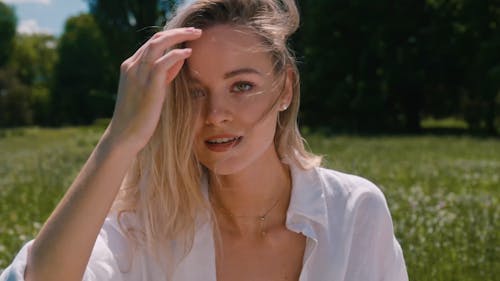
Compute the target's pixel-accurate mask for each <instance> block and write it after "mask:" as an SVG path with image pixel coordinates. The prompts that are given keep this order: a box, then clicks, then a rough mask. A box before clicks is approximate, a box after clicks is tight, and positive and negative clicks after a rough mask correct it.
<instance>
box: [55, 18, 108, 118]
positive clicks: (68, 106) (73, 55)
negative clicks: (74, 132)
mask: <svg viewBox="0 0 500 281" xmlns="http://www.w3.org/2000/svg"><path fill="white" fill-rule="evenodd" d="M57 52H58V58H59V60H58V61H57V63H56V65H55V74H54V75H55V81H54V87H53V88H52V110H53V111H52V118H54V121H55V123H57V124H61V123H63V124H64V123H68V124H89V123H91V122H92V121H93V120H94V119H95V118H97V117H101V116H107V115H109V114H110V112H112V109H113V104H114V100H113V99H114V98H113V94H112V93H110V92H106V91H105V89H106V86H107V85H108V83H109V81H107V77H106V76H105V75H103V74H105V73H107V72H108V67H109V63H108V62H109V60H110V52H109V50H108V48H107V45H106V42H105V39H104V36H103V34H102V33H101V31H100V29H99V27H98V26H97V24H96V22H95V20H94V17H93V16H92V15H89V14H80V15H78V16H74V17H72V18H70V19H68V20H67V22H66V25H65V28H64V34H63V35H62V37H61V39H60V41H59V45H58V48H57ZM116 71H118V70H116ZM115 87H116V86H115Z"/></svg>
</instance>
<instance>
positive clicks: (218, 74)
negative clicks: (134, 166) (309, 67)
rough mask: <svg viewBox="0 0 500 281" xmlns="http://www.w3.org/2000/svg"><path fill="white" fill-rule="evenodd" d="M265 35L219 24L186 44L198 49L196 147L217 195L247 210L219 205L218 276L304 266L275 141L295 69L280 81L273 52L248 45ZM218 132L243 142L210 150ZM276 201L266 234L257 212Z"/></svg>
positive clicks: (293, 275)
mask: <svg viewBox="0 0 500 281" xmlns="http://www.w3.org/2000/svg"><path fill="white" fill-rule="evenodd" d="M260 42H261V41H260V39H259V37H257V36H256V35H254V34H253V33H252V32H250V30H248V29H245V28H235V27H233V26H227V25H217V26H214V27H211V28H208V29H206V30H204V31H203V35H202V36H201V38H200V39H198V40H195V41H192V42H189V43H188V44H187V45H188V46H189V47H190V48H192V49H193V55H192V56H191V57H190V58H189V59H188V60H187V63H188V67H189V71H190V75H191V77H192V80H193V82H192V85H193V89H192V92H193V93H194V102H195V103H196V105H197V109H198V114H197V119H196V125H195V132H196V134H195V135H196V136H195V153H196V155H197V157H198V160H199V161H200V162H201V163H202V164H203V165H204V166H205V167H207V168H208V170H209V173H210V175H209V176H210V191H211V196H212V199H213V201H214V202H216V204H217V205H218V206H219V207H223V208H224V209H225V210H226V211H228V212H230V213H232V214H234V215H238V216H245V217H233V216H228V215H227V213H226V212H216V215H217V216H218V217H217V219H218V222H219V226H220V229H221V235H222V241H223V244H222V245H219V244H217V245H216V267H217V269H216V272H217V280H221V281H223V280H240V281H246V280H298V278H299V275H300V271H301V268H302V258H303V253H304V249H305V237H304V236H303V235H302V234H298V233H295V232H292V231H289V230H288V229H287V228H286V226H285V222H286V212H287V209H288V202H289V201H290V191H291V179H290V172H289V169H288V167H287V166H286V165H285V164H283V163H282V162H281V161H280V159H279V157H278V154H277V152H276V149H275V146H274V135H275V130H276V122H277V117H278V114H279V112H280V111H281V110H284V108H286V107H287V106H288V104H289V103H290V100H291V97H292V87H291V84H290V82H289V81H292V79H291V72H288V73H287V74H288V75H290V76H289V77H287V79H286V80H280V79H279V77H277V76H276V75H275V74H274V73H273V71H272V69H273V65H272V60H271V58H270V56H269V54H268V53H265V52H255V50H249V47H248V46H258V45H259V44H260ZM242 69H243V70H245V71H239V70H242ZM231 73H233V74H234V73H236V74H235V75H228V74H231ZM275 81H280V82H284V83H285V84H284V87H281V86H279V87H276V86H275V85H274V83H273V82H275ZM279 84H280V83H279ZM281 90H283V92H282V91H281ZM221 135H222V136H227V137H233V136H237V137H241V141H240V142H239V143H237V144H235V145H234V147H231V148H230V149H228V150H225V151H222V152H221V151H212V150H211V149H209V146H207V140H210V139H212V138H213V137H214V136H215V137H217V136H221ZM276 200H279V201H278V205H276V207H275V208H273V209H272V210H271V211H270V212H269V213H268V214H267V216H266V221H265V229H264V230H265V231H266V232H267V234H266V235H264V236H263V235H262V234H261V222H260V221H259V219H258V216H259V215H262V214H264V213H265V212H266V211H267V210H269V208H270V207H271V206H273V205H274V204H275V202H276ZM215 209H216V210H220V209H218V208H215ZM220 246H222V247H220Z"/></svg>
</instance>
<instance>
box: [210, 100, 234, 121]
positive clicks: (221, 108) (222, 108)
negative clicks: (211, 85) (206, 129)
mask: <svg viewBox="0 0 500 281" xmlns="http://www.w3.org/2000/svg"><path fill="white" fill-rule="evenodd" d="M205 112H206V114H205V124H206V125H216V126H217V125H222V124H224V123H227V122H230V121H232V120H233V114H232V111H231V107H230V105H229V103H228V101H227V99H226V98H225V97H224V95H209V97H208V99H207V103H206V111H205Z"/></svg>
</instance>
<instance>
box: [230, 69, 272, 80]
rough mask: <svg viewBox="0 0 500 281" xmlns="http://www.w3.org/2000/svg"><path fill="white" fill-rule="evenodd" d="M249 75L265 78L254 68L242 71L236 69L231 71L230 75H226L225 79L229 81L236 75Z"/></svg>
mask: <svg viewBox="0 0 500 281" xmlns="http://www.w3.org/2000/svg"><path fill="white" fill-rule="evenodd" d="M248 73H250V74H257V75H260V76H263V75H262V73H261V72H260V71H258V70H256V69H254V68H249V67H247V68H240V69H236V70H233V71H229V72H228V73H226V74H224V79H228V78H231V77H234V76H236V75H240V74H248Z"/></svg>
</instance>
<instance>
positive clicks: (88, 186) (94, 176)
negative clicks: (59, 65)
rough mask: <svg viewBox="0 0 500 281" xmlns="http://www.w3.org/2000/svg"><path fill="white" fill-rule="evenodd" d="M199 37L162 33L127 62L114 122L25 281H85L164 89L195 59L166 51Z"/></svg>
mask: <svg viewBox="0 0 500 281" xmlns="http://www.w3.org/2000/svg"><path fill="white" fill-rule="evenodd" d="M200 36H201V31H199V30H198V31H196V30H194V29H188V28H184V29H174V30H168V31H164V32H159V33H157V34H156V35H154V36H153V37H152V38H151V39H150V40H148V42H146V43H145V44H144V45H143V46H142V47H141V48H140V49H139V50H137V52H136V53H135V54H134V55H133V56H132V57H130V58H128V59H127V60H125V61H124V62H123V64H122V66H121V70H120V82H119V86H118V99H117V104H116V107H115V112H114V114H113V118H112V121H111V122H110V124H109V126H108V128H107V129H106V131H105V133H104V134H103V136H102V137H101V139H100V141H99V142H98V144H97V145H96V147H95V149H94V151H93V152H92V154H91V155H90V157H89V159H88V160H87V162H86V163H85V165H84V166H83V168H82V170H81V171H80V173H79V174H78V176H77V177H76V179H75V181H74V182H73V183H72V185H71V186H70V187H69V189H68V191H67V192H66V194H65V195H64V197H63V199H62V200H61V202H59V204H58V205H57V207H56V209H55V210H54V212H53V213H52V214H51V216H50V217H49V219H48V220H47V221H46V223H45V224H44V226H43V227H42V229H41V230H40V232H39V234H38V235H37V237H36V239H35V242H34V244H33V246H32V247H31V249H30V251H29V252H28V262H27V266H26V271H25V279H26V280H82V277H83V273H84V271H85V267H86V266H87V263H88V260H89V258H90V254H91V252H92V249H93V246H94V243H95V241H96V239H97V235H98V234H99V230H100V229H101V227H102V225H103V223H104V219H105V218H106V215H107V213H108V212H109V210H110V208H111V205H112V203H113V200H114V199H115V197H116V194H117V193H118V190H119V187H120V183H121V182H122V180H123V178H124V176H125V173H126V171H127V169H128V168H129V167H130V165H131V164H132V161H133V160H134V158H135V157H136V155H137V153H138V152H139V151H140V150H141V149H142V148H143V147H144V146H145V145H146V143H147V142H148V140H149V139H150V138H151V136H152V134H153V132H154V129H155V127H156V124H157V123H158V119H159V116H160V112H161V110H162V104H163V101H164V99H165V94H164V93H166V86H167V85H168V83H170V82H171V81H172V79H173V78H174V77H175V76H176V75H177V73H178V72H179V70H180V69H181V67H182V65H183V64H184V62H185V59H186V58H188V57H189V56H190V55H191V50H190V49H183V50H180V49H174V50H171V51H169V52H168V53H166V54H164V52H165V50H167V49H169V48H171V47H172V46H174V45H176V44H178V43H180V42H185V41H190V40H194V39H197V38H199V37H200Z"/></svg>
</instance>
